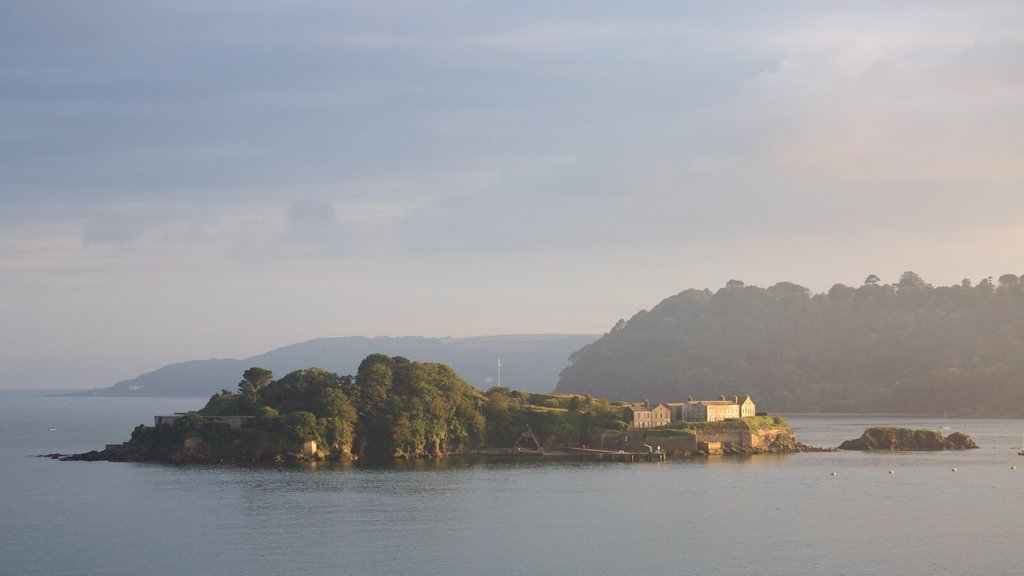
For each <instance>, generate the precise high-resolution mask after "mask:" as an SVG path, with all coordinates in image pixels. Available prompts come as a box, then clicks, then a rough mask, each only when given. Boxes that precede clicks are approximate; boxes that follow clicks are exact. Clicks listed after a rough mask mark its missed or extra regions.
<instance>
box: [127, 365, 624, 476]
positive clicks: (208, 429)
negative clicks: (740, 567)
mask: <svg viewBox="0 0 1024 576" xmlns="http://www.w3.org/2000/svg"><path fill="white" fill-rule="evenodd" d="M621 413H622V408H621V407H619V406H613V405H611V404H609V403H608V402H605V401H602V400H595V399H594V398H591V397H589V396H581V395H573V394H531V393H528V392H520V391H516V390H510V389H508V388H497V387H496V388H492V389H491V390H489V391H488V392H486V393H483V392H480V391H478V390H476V389H475V388H473V387H472V386H470V385H469V384H468V383H466V382H465V381H464V380H463V379H462V378H460V377H459V376H458V375H457V374H456V373H455V372H454V371H453V370H452V369H451V368H449V367H448V366H445V365H443V364H436V363H424V362H412V361H410V360H408V359H405V358H402V357H400V356H395V357H390V356H387V355H384V354H372V355H370V356H368V357H366V358H365V359H364V360H363V361H362V363H361V364H360V365H359V370H358V371H357V373H356V375H355V376H339V375H337V374H335V373H333V372H328V371H327V370H323V369H320V368H308V369H305V370H296V371H294V372H291V373H289V374H287V375H285V376H284V377H283V378H281V379H279V380H274V379H273V374H272V373H271V372H270V371H269V370H265V369H263V368H258V367H254V368H250V369H248V370H246V371H245V373H244V375H243V379H242V381H241V382H240V383H239V384H238V391H237V392H231V391H228V390H223V391H222V392H220V393H217V394H214V395H213V397H212V398H210V400H209V402H207V404H206V406H205V407H203V408H202V409H201V410H199V412H197V413H194V414H189V415H187V416H185V417H183V418H180V419H178V420H177V421H175V422H174V423H173V424H172V425H169V426H158V427H155V428H154V427H146V426H139V427H138V428H136V429H135V431H134V432H133V434H132V440H131V442H129V444H128V446H127V451H128V454H129V457H130V458H135V459H155V460H165V461H188V460H194V461H271V460H282V459H298V458H308V457H313V458H326V459H346V458H350V457H352V456H363V457H369V458H375V457H376V458H387V457H406V458H420V457H437V456H442V455H444V454H448V453H453V452H460V451H463V450H465V449H467V448H476V447H479V446H497V447H512V446H515V445H517V443H518V442H520V440H521V437H522V435H523V433H524V432H527V431H531V432H532V433H533V437H534V438H536V440H537V442H539V443H540V444H547V445H553V444H562V443H577V442H579V441H580V440H582V439H585V437H586V434H587V433H588V432H602V431H622V430H626V429H627V428H628V425H627V424H626V422H624V421H623V420H622V419H621V416H622V414H621ZM214 416H247V417H251V420H250V421H248V425H247V426H245V427H242V428H236V429H232V428H229V426H228V425H227V424H225V423H224V422H222V421H219V420H216V419H213V418H211V417H214ZM309 441H313V442H315V443H316V446H317V453H316V454H315V455H312V456H311V455H308V454H307V455H302V454H300V451H301V449H302V446H303V444H304V443H306V442H309ZM531 447H534V446H531Z"/></svg>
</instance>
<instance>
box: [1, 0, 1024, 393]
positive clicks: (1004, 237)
mask: <svg viewBox="0 0 1024 576" xmlns="http://www.w3.org/2000/svg"><path fill="white" fill-rule="evenodd" d="M905 270H913V271H915V272H917V273H918V274H920V275H921V276H922V277H923V278H924V279H925V280H926V281H929V282H931V283H933V284H937V285H938V284H952V283H956V282H959V281H960V279H961V278H963V277H969V278H972V279H974V280H975V281H977V280H980V279H981V278H983V277H985V276H998V275H1000V274H1003V273H1007V272H1012V273H1016V274H1022V273H1024V3H1022V2H1019V1H1016V0H1014V1H1007V2H959V1H958V2H934V1H929V2H920V3H915V2H900V3H892V2H862V1H859V2H848V3H831V4H828V3H824V2H819V1H809V2H735V3H732V2H681V1H678V0H672V1H665V2H529V1H522V0H516V1H513V2H478V1H468V0H467V1H464V2H381V3H370V2H336V1H330V2H328V1H323V2H312V1H306V2H303V1H298V2H296V1H292V2H267V1H259V0H244V1H242V0H239V1H237V2H234V1H232V2H217V1H212V0H203V1H185V0H175V1H162V0H150V1H147V2H135V1H127V0H125V1H120V2H113V1H101V0H97V1H90V2H66V1H61V2H57V1H45V0H32V1H30V2H21V1H14V0H0V325H2V331H0V387H98V386H106V385H109V384H112V383H113V382H114V381H115V380H119V379H123V378H128V377H132V376H135V375H137V374H139V373H140V372H143V371H148V370H151V369H154V368H157V367H159V366H161V365H163V364H167V363H171V362H177V361H182V360H188V359H195V358H208V357H244V356H250V355H253V354H257V353H260V352H264V351H266V350H269V349H271V348H275V347H278V346H281V345H285V344H289V343H293V342H297V341H301V340H306V339H310V338H315V337H320V336H350V335H365V336H378V335H396V336H397V335H423V336H471V335H484V334H503V333H540V332H562V333H571V332H583V333H602V332H605V331H607V330H608V329H609V328H610V327H611V326H612V325H613V324H614V323H615V321H616V320H618V319H619V318H628V317H630V316H632V315H633V314H634V313H636V312H637V311H638V310H640V309H644V308H650V307H652V306H654V305H655V304H657V303H658V302H659V301H660V300H662V299H663V298H665V297H667V296H670V295H672V294H675V293H678V292H680V291H682V290H684V289H686V288H704V287H709V288H711V289H717V288H719V287H721V286H722V285H724V283H725V282H726V281H727V280H729V279H730V278H737V279H740V280H743V281H745V282H747V283H748V284H756V285H761V286H769V285H771V284H774V283H775V282H779V281H792V282H796V283H799V284H802V285H804V286H807V287H808V288H811V289H812V290H813V291H815V292H821V291H826V290H828V288H829V287H830V286H831V285H832V284H833V283H836V282H842V283H845V284H849V285H854V286H856V285H860V284H861V282H862V281H863V279H864V277H865V276H866V275H868V274H872V273H873V274H877V275H879V276H880V277H881V278H882V281H883V282H893V281H896V280H897V279H898V276H899V274H900V273H901V272H903V271H905Z"/></svg>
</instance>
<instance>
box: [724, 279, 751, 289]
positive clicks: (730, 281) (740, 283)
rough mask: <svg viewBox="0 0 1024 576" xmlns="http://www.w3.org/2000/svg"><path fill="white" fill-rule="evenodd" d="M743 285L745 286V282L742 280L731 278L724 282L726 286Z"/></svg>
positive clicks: (735, 286)
mask: <svg viewBox="0 0 1024 576" xmlns="http://www.w3.org/2000/svg"><path fill="white" fill-rule="evenodd" d="M744 286H746V284H744V283H743V281H742V280H735V279H733V280H729V281H728V282H726V283H725V287H726V288H743V287H744Z"/></svg>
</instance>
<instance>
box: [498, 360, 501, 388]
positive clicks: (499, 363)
mask: <svg viewBox="0 0 1024 576" xmlns="http://www.w3.org/2000/svg"><path fill="white" fill-rule="evenodd" d="M498 388H501V356H498Z"/></svg>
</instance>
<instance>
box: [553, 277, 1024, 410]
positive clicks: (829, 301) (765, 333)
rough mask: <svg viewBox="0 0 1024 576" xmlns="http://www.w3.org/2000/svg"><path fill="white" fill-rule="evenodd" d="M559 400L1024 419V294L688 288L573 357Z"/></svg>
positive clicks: (733, 284)
mask: <svg viewBox="0 0 1024 576" xmlns="http://www.w3.org/2000/svg"><path fill="white" fill-rule="evenodd" d="M571 361H572V364H571V365H570V366H569V367H568V368H566V369H565V370H564V371H563V372H562V374H561V378H560V381H559V384H558V388H557V391H559V392H574V393H588V394H594V395H596V396H601V397H604V398H612V399H620V398H621V399H634V398H649V399H651V400H652V401H676V400H680V399H684V398H686V397H687V396H693V397H697V398H715V397H718V395H719V394H730V395H731V394H750V395H751V396H752V397H753V398H754V399H755V400H756V402H757V405H758V409H759V410H762V409H765V410H769V411H772V412H785V411H810V412H901V413H930V414H942V413H943V412H948V413H949V415H951V416H952V415H989V416H1016V417H1020V416H1024V286H1022V283H1021V280H1020V278H1019V277H1018V276H1016V275H1014V274H1004V275H1003V276H1000V277H999V279H998V281H997V282H993V281H992V279H991V278H989V279H985V280H983V281H981V282H979V283H978V284H977V285H972V283H971V282H970V281H969V280H966V279H965V280H964V281H963V282H962V283H961V284H959V285H955V286H940V287H933V286H931V285H929V284H927V283H926V282H925V281H924V280H922V279H921V278H920V277H919V276H918V275H917V274H915V273H913V272H906V273H904V274H903V275H902V276H901V277H900V279H899V281H898V282H896V283H893V284H888V285H886V284H882V283H881V282H880V280H879V279H878V277H876V276H874V275H871V276H868V278H867V279H866V280H865V283H864V285H862V286H860V287H857V288H853V287H849V286H844V285H842V284H836V285H835V286H833V287H832V289H831V290H829V291H828V293H825V294H814V295H812V294H811V293H810V291H809V290H807V289H806V288H804V287H802V286H798V285H796V284H792V283H789V282H780V283H778V284H775V285H774V286H771V287H770V288H758V287H753V286H745V285H743V283H742V282H739V281H735V280H734V281H730V282H729V283H728V284H727V285H726V287H724V288H722V289H720V290H718V291H717V292H714V293H712V292H711V291H709V290H706V289H705V290H686V291H684V292H682V293H680V294H677V295H675V296H672V297H670V298H667V299H665V300H664V301H662V302H661V303H660V304H658V305H657V306H656V307H654V308H653V309H652V310H650V311H649V312H648V311H641V312H640V313H638V314H636V315H635V316H634V317H633V318H632V319H630V320H629V321H628V322H625V321H620V322H619V323H618V324H617V325H616V326H615V327H614V328H613V329H612V330H611V331H610V332H609V333H607V334H605V335H604V336H603V337H602V338H600V339H599V340H597V341H596V342H594V343H593V344H590V345H588V346H585V347H584V348H582V349H581V350H579V351H578V352H577V353H575V354H574V355H573V356H572V358H571Z"/></svg>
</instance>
